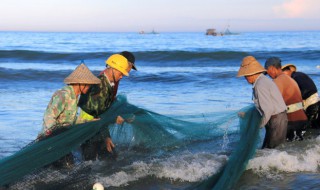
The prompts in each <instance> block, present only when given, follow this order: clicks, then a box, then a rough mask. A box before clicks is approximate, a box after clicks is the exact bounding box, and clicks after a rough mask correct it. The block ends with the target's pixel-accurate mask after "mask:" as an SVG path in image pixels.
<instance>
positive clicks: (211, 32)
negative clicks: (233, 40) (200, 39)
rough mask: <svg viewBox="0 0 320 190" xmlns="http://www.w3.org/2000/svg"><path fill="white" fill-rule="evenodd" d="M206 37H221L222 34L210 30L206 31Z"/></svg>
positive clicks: (212, 29)
mask: <svg viewBox="0 0 320 190" xmlns="http://www.w3.org/2000/svg"><path fill="white" fill-rule="evenodd" d="M206 35H211V36H223V33H221V32H220V33H219V32H217V31H216V29H214V28H210V29H207V32H206Z"/></svg>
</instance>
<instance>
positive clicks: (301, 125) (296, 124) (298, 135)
mask: <svg viewBox="0 0 320 190" xmlns="http://www.w3.org/2000/svg"><path fill="white" fill-rule="evenodd" d="M307 125H308V121H307V120H306V121H289V122H288V131H287V140H288V141H293V140H300V141H301V140H303V137H302V131H305V130H306V129H307Z"/></svg>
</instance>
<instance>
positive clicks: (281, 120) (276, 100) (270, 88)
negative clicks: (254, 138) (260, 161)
mask: <svg viewBox="0 0 320 190" xmlns="http://www.w3.org/2000/svg"><path fill="white" fill-rule="evenodd" d="M264 72H266V70H265V69H264V68H263V66H262V65H261V64H260V63H259V62H258V61H257V60H256V59H255V58H254V57H253V56H247V57H245V58H244V59H243V60H242V63H241V66H240V69H239V71H238V75H237V77H241V76H244V77H245V78H246V80H247V81H248V83H249V84H252V89H253V96H252V98H253V102H254V104H255V106H256V108H257V110H258V111H259V113H260V114H261V116H262V122H261V127H264V126H265V127H266V134H265V138H264V141H263V145H262V148H275V147H276V146H278V145H280V144H281V143H283V142H285V140H286V134H287V122H288V119H287V114H286V105H285V103H284V100H283V98H282V96H281V93H280V91H279V89H278V88H277V86H276V85H275V83H273V82H272V81H271V80H270V79H268V78H267V77H266V76H265V75H264Z"/></svg>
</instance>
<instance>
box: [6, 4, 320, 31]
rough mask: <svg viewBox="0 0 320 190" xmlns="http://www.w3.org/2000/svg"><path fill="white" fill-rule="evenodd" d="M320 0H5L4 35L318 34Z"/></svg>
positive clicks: (319, 26) (319, 28)
mask: <svg viewBox="0 0 320 190" xmlns="http://www.w3.org/2000/svg"><path fill="white" fill-rule="evenodd" d="M319 11H320V1H318V0H270V1H256V0H229V1H228V3H226V2H221V1H217V0H201V1H195V0H184V1H181V0H180V1H179V0H177V1H173V2H172V1H168V0H153V1H147V2H145V1H142V0H135V1H130V0H118V1H112V2H108V1H104V0H91V1H89V0H68V1H63V0H46V1H42V0H29V1H19V0H2V5H1V7H0V16H1V18H2V19H1V21H0V31H25V32H31V31H34V32H139V31H142V30H143V31H145V32H151V31H152V30H155V31H157V32H160V33H163V32H205V31H206V29H208V28H215V29H217V31H219V32H222V31H224V30H225V29H226V28H227V26H230V30H231V31H234V32H277V31H320V14H319Z"/></svg>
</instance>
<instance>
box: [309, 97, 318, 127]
mask: <svg viewBox="0 0 320 190" xmlns="http://www.w3.org/2000/svg"><path fill="white" fill-rule="evenodd" d="M319 112H320V102H317V103H315V104H312V105H310V106H308V108H307V110H306V115H307V117H308V120H309V122H310V126H311V127H312V128H318V129H320V117H319V114H320V113H319Z"/></svg>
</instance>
